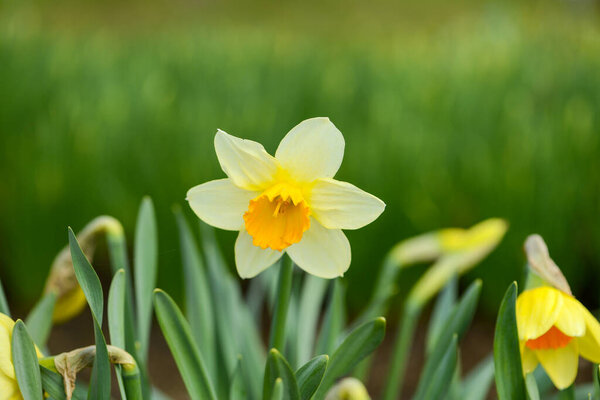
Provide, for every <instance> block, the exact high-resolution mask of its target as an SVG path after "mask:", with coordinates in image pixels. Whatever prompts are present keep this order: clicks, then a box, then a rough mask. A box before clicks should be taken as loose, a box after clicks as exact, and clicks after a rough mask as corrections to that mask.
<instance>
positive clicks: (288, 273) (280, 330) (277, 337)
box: [269, 256, 294, 353]
mask: <svg viewBox="0 0 600 400" xmlns="http://www.w3.org/2000/svg"><path fill="white" fill-rule="evenodd" d="M284 257H285V258H284V260H283V262H282V263H281V270H280V271H279V281H278V283H277V300H276V303H275V307H274V312H273V321H272V323H271V337H270V339H269V347H270V348H275V349H277V350H279V351H280V352H281V353H283V352H284V347H285V322H286V319H287V312H288V307H289V305H290V293H291V291H292V273H293V272H294V263H293V262H292V260H291V258H289V256H284Z"/></svg>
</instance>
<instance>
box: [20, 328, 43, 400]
mask: <svg viewBox="0 0 600 400" xmlns="http://www.w3.org/2000/svg"><path fill="white" fill-rule="evenodd" d="M12 361H13V364H14V366H15V376H16V378H17V382H18V384H19V389H20V391H21V394H22V395H23V399H24V400H42V399H43V396H42V377H41V375H40V364H39V363H38V357H37V352H36V350H35V344H34V343H33V339H32V338H31V336H30V335H29V331H28V330H27V327H26V326H25V324H24V323H23V321H21V320H18V321H17V322H16V323H15V326H14V328H13V333H12Z"/></svg>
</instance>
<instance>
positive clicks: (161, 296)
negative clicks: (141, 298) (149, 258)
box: [154, 289, 216, 400]
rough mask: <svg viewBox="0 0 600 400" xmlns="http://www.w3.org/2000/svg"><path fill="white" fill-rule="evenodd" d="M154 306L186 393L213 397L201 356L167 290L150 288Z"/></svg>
mask: <svg viewBox="0 0 600 400" xmlns="http://www.w3.org/2000/svg"><path fill="white" fill-rule="evenodd" d="M154 306H155V308H156V316H157V318H158V323H159V325H160V328H161V330H162V332H163V335H164V337H165V340H166V341H167V344H168V345H169V349H171V353H172V354H173V358H174V359H175V362H176V364H177V367H178V369H179V372H180V374H181V377H182V378H183V382H184V384H185V387H186V388H187V391H188V394H189V395H190V397H191V398H192V399H207V400H208V399H211V400H215V399H216V395H215V392H214V389H213V387H212V384H211V382H210V380H209V378H208V375H207V373H206V368H205V367H204V362H203V361H202V356H201V355H200V351H199V350H198V347H197V346H196V343H195V341H194V340H193V338H192V334H191V331H190V326H189V324H188V323H187V322H186V321H185V319H184V317H183V314H182V313H181V310H179V308H178V307H177V305H176V304H175V302H174V301H173V299H171V297H169V295H168V294H167V293H165V292H163V291H162V290H159V289H156V290H155V291H154Z"/></svg>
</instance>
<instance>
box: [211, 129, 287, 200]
mask: <svg viewBox="0 0 600 400" xmlns="http://www.w3.org/2000/svg"><path fill="white" fill-rule="evenodd" d="M215 151H216V152H217V157H218V158H219V164H221V168H222V169H223V171H224V172H225V173H226V174H227V176H228V177H229V179H231V180H232V182H233V183H234V185H236V186H239V187H241V188H244V189H248V190H264V189H266V188H267V187H268V186H269V185H270V184H271V183H272V182H273V177H274V176H275V174H276V173H277V170H278V164H277V161H276V160H275V158H274V157H273V156H271V155H269V153H267V151H266V150H265V148H264V147H263V146H262V144H260V143H257V142H254V141H252V140H246V139H240V138H238V137H235V136H231V135H230V134H228V133H226V132H223V131H222V130H220V129H219V130H218V131H217V134H216V135H215Z"/></svg>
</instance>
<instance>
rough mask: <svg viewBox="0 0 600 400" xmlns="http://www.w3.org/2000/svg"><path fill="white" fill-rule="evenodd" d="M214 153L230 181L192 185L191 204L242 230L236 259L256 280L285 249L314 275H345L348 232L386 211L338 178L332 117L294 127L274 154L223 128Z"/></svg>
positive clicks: (339, 140)
mask: <svg viewBox="0 0 600 400" xmlns="http://www.w3.org/2000/svg"><path fill="white" fill-rule="evenodd" d="M215 150H216V153H217V157H218V159H219V163H220V164H221V168H222V169H223V171H224V172H225V174H226V175H227V178H226V179H218V180H214V181H210V182H207V183H204V184H202V185H199V186H196V187H193V188H192V189H190V190H189V191H188V193H187V200H188V201H189V203H190V206H191V208H192V209H193V210H194V212H195V213H196V214H197V215H198V217H200V219H202V220H203V221H205V222H206V223H208V224H210V225H213V226H215V227H217V228H221V229H226V230H233V231H239V232H240V233H239V235H238V238H237V241H236V243H235V262H236V267H237V271H238V274H239V275H240V276H241V277H242V278H251V277H253V276H256V275H257V274H259V273H260V272H262V271H263V270H265V269H266V268H268V267H269V266H271V265H272V264H273V263H274V262H276V261H277V260H278V259H279V258H280V257H281V256H282V254H283V252H284V251H285V252H286V253H288V254H289V256H290V257H291V258H292V260H293V261H294V262H295V263H296V264H297V265H298V266H299V267H300V268H302V269H303V270H305V271H306V272H308V273H310V274H313V275H316V276H319V277H321V278H334V277H337V276H341V275H343V274H344V272H346V270H347V269H348V267H349V266H350V243H349V242H348V239H347V238H346V236H345V235H344V233H343V232H342V229H358V228H361V227H363V226H365V225H367V224H369V223H371V222H372V221H374V220H375V219H376V218H377V217H378V216H379V215H380V214H381V213H382V212H383V210H384V208H385V204H384V203H383V202H382V201H381V200H379V199H378V198H377V197H375V196H373V195H371V194H369V193H366V192H364V191H362V190H360V189H359V188H357V187H356V186H353V185H351V184H349V183H346V182H341V181H337V180H334V179H333V177H334V175H335V173H336V172H337V170H338V169H339V167H340V164H341V163H342V158H343V155H344V137H343V136H342V133H341V132H340V131H339V130H338V129H337V128H336V127H335V126H334V125H333V123H331V121H330V120H329V119H328V118H312V119H308V120H306V121H303V122H301V123H300V124H298V125H297V126H295V127H294V128H293V129H292V130H291V131H290V132H289V133H288V134H287V135H286V136H285V137H284V138H283V140H282V141H281V143H280V144H279V147H278V148H277V151H276V153H275V157H273V156H271V155H269V154H268V153H267V152H266V151H265V149H264V147H263V146H262V145H261V144H259V143H257V142H254V141H251V140H244V139H240V138H237V137H234V136H231V135H229V134H227V133H225V132H223V131H221V130H219V131H217V134H216V135H215Z"/></svg>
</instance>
